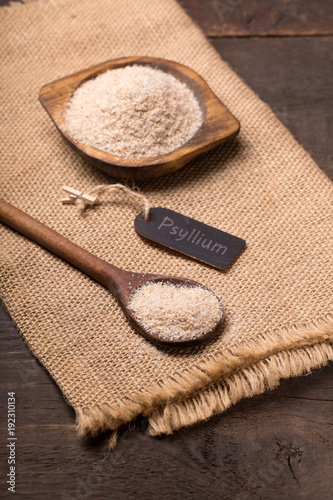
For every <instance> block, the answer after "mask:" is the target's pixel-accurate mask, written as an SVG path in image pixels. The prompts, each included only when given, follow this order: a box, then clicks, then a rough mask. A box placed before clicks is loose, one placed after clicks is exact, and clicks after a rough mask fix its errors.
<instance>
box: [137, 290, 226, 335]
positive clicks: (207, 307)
mask: <svg viewBox="0 0 333 500" xmlns="http://www.w3.org/2000/svg"><path fill="white" fill-rule="evenodd" d="M129 308H130V309H131V310H132V311H133V312H134V314H135V317H136V319H137V321H138V322H139V323H140V324H141V325H142V326H143V327H144V328H145V329H146V330H147V331H148V332H150V333H152V334H154V335H156V336H158V337H160V338H165V339H168V340H186V339H194V338H196V337H198V336H201V335H203V334H205V333H208V332H209V331H211V330H213V328H214V327H215V326H216V325H217V323H218V322H219V321H220V320H221V318H222V315H223V311H222V306H221V303H220V301H219V299H218V297H217V296H216V295H215V294H213V293H212V292H210V291H209V290H206V289H205V288H201V287H199V286H197V287H189V286H185V285H181V286H175V285H173V284H171V283H147V284H145V285H143V286H142V287H140V288H138V289H137V290H135V292H134V293H133V295H132V297H131V301H130V305H129Z"/></svg>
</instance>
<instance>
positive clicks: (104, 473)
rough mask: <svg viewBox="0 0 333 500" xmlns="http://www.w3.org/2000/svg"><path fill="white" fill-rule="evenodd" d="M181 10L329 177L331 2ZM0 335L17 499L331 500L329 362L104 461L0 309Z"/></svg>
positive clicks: (136, 431)
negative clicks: (13, 424)
mask: <svg viewBox="0 0 333 500" xmlns="http://www.w3.org/2000/svg"><path fill="white" fill-rule="evenodd" d="M134 1H135V0H134ZM4 3H6V2H4V1H1V4H4ZM180 3H181V4H182V5H183V7H184V8H186V10H187V12H188V13H189V15H190V16H191V17H192V18H193V19H194V20H195V21H196V22H197V23H198V24H199V25H200V26H201V27H202V29H203V30H204V32H205V33H206V35H207V36H208V37H209V38H210V40H211V42H212V44H213V45H214V47H215V48H216V50H217V51H218V52H219V53H220V54H221V56H222V58H223V59H225V60H226V61H228V62H229V63H230V65H231V67H232V68H234V70H235V71H236V72H237V73H238V74H239V75H240V76H241V77H242V78H243V79H244V80H245V81H246V82H247V83H248V84H249V85H250V87H252V88H253V89H254V90H255V92H257V93H258V94H259V96H260V97H261V98H262V99H263V100H264V101H266V102H267V103H268V104H269V105H270V106H271V107H272V108H273V110H274V111H275V113H276V114H277V115H278V117H279V118H280V119H281V121H282V122H283V123H284V124H285V125H286V126H287V127H288V128H289V129H290V130H291V132H292V133H293V134H294V136H295V137H296V139H297V140H298V141H299V142H300V143H301V144H302V145H303V147H304V148H305V149H306V150H307V151H309V152H310V154H311V155H312V157H313V158H314V159H315V160H316V161H317V162H318V164H319V166H320V167H321V168H322V169H323V170H324V171H325V172H326V174H327V175H328V176H330V177H331V179H333V167H332V158H333V150H332V143H331V140H332V132H333V110H332V103H333V85H332V83H333V78H332V77H333V74H332V68H333V38H332V34H333V6H332V4H331V2H330V1H329V0H327V1H325V0H317V1H316V2H313V1H311V0H302V1H297V0H290V1H288V0H246V1H245V0H217V1H215V0H206V1H203V0H181V1H180ZM0 329H1V341H2V344H1V345H2V349H1V355H0V356H1V364H0V370H1V375H0V377H1V378H0V380H1V419H0V429H1V436H2V437H1V440H0V456H1V462H0V464H1V472H5V474H6V473H7V468H8V466H7V463H6V460H7V449H6V430H7V424H6V422H7V419H6V407H7V393H8V391H15V393H16V398H17V410H16V411H17V437H18V441H17V470H18V475H17V492H16V498H28V499H39V498H43V499H44V498H51V499H62V500H66V499H68V500H73V499H89V498H91V499H98V500H99V499H106V498H110V499H115V500H122V499H126V500H127V499H142V500H146V499H147V500H148V499H151V500H153V499H160V498H162V499H173V500H175V499H181V500H185V499H190V498H191V499H192V498H193V499H200V500H201V499H202V500H207V499H214V500H216V499H230V500H231V499H232V500H245V499H252V498H253V499H289V498H293V499H298V498H302V499H303V498H304V499H311V500H313V499H319V500H322V499H332V498H333V382H332V375H333V364H331V365H330V366H328V367H326V368H324V369H322V370H319V371H317V372H315V373H313V374H312V375H310V376H307V377H300V378H297V379H293V380H287V381H284V382H282V384H281V386H280V388H279V389H277V390H275V391H273V392H269V393H267V394H264V395H262V396H259V397H255V398H252V399H248V400H243V401H242V402H241V403H239V404H238V405H237V406H235V407H233V408H231V409H230V410H229V411H227V412H226V413H225V414H224V415H221V416H218V417H214V418H212V419H210V420H209V421H208V422H206V423H203V424H200V425H197V426H194V427H192V428H189V429H183V430H181V431H180V432H177V433H176V434H174V435H173V436H170V437H162V438H150V437H148V436H147V435H146V434H145V432H144V431H145V428H146V421H145V420H144V419H143V420H142V419H141V420H138V421H137V423H136V424H135V425H134V426H133V427H132V428H131V431H126V432H125V434H124V435H123V436H122V437H121V439H120V442H119V444H118V446H117V449H116V451H115V452H113V453H111V455H110V456H109V457H108V459H107V460H105V461H103V442H97V443H96V442H94V443H93V442H81V441H80V440H79V439H78V438H77V437H76V435H75V431H74V412H73V410H72V409H71V408H70V407H69V406H67V405H66V403H65V402H64V400H63V398H62V396H61V394H60V391H59V389H58V388H57V386H56V385H55V384H54V383H53V382H52V380H51V378H50V377H49V375H48V374H47V373H46V371H45V370H44V369H43V367H42V366H41V365H40V364H39V363H38V361H37V360H36V359H35V358H34V357H33V356H32V355H31V354H30V352H29V351H28V348H27V347H26V346H25V344H24V342H23V340H22V339H21V338H20V336H19V334H18V332H17V330H16V328H15V326H14V325H13V323H12V322H11V320H10V319H9V317H8V316H7V314H6V312H5V311H4V309H3V308H1V309H0ZM4 483H5V480H4V477H3V476H2V477H1V484H0V496H1V497H3V495H4V492H5V491H6V486H5V484H4ZM8 495H9V493H8ZM5 496H7V495H5Z"/></svg>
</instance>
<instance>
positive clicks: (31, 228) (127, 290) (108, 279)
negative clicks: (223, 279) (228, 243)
mask: <svg viewBox="0 0 333 500" xmlns="http://www.w3.org/2000/svg"><path fill="white" fill-rule="evenodd" d="M0 220H1V221H2V222H4V223H5V224H7V225H8V226H10V227H12V228H13V229H15V230H16V231H19V232H20V233H22V234H24V235H25V236H26V237H27V238H30V239H31V240H33V241H34V242H36V243H38V244H39V245H41V246H42V247H44V248H47V249H48V250H50V251H51V252H53V253H54V254H56V255H58V257H61V258H62V259H64V260H66V261H67V262H69V263H70V264H73V265H74V266H76V267H77V268H78V269H80V270H81V271H83V272H84V273H86V274H87V275H88V276H90V277H91V278H93V279H94V280H96V281H98V282H99V283H100V284H101V285H103V286H105V287H106V288H107V289H108V290H110V291H111V292H112V293H113V294H114V295H115V296H116V297H117V299H118V301H119V303H120V305H121V307H122V309H123V311H124V313H125V316H126V318H127V319H128V321H129V322H130V323H131V325H132V326H133V327H134V328H135V329H136V330H137V331H138V332H139V333H141V335H143V336H144V337H146V339H148V340H150V341H151V342H153V343H154V344H157V345H160V346H166V347H172V348H183V347H193V346H195V345H199V344H202V343H204V342H207V341H208V340H211V339H212V338H213V337H215V336H216V335H218V334H219V332H220V327H221V324H222V322H223V315H222V317H221V319H220V320H219V321H218V322H217V323H216V325H215V326H214V328H213V329H212V330H210V331H209V332H207V333H205V334H202V335H198V336H196V337H195V338H192V339H185V340H184V339H180V340H170V339H167V338H161V337H159V336H157V335H154V334H153V333H151V332H149V331H147V330H146V329H145V328H144V327H143V326H142V325H141V324H140V323H139V322H138V321H137V320H136V318H135V316H134V314H133V313H132V311H131V310H130V309H129V303H130V298H131V295H132V294H133V292H134V291H135V290H136V289H137V288H138V287H140V286H142V285H143V284H145V283H151V282H159V283H160V282H165V283H170V284H174V285H185V286H188V287H198V286H200V287H201V288H203V289H205V290H209V289H207V288H206V287H205V286H203V285H201V284H200V283H197V282H196V281H192V280H188V279H185V278H176V277H173V276H163V275H161V274H148V273H132V272H131V271H125V270H123V269H120V268H118V267H116V266H113V265H112V264H109V263H108V262H105V261H104V260H102V259H100V258H98V257H96V256H95V255H92V254H91V253H89V252H87V250H84V249H83V248H81V247H79V246H78V245H76V244H75V243H72V242H71V241H70V240H68V239H67V238H65V237H64V236H61V235H60V234H58V233H56V232H55V231H53V230H52V229H50V228H48V227H47V226H45V225H44V224H42V223H40V222H38V221H37V220H36V219H33V218H32V217H30V216H29V215H27V214H25V213H24V212H22V211H21V210H18V209H17V208H15V207H14V206H12V205H10V204H9V203H7V202H5V201H3V200H0ZM209 291H210V290H209ZM210 292H211V291H210ZM211 293H212V294H213V292H211ZM213 295H215V294H213ZM219 302H220V301H219ZM221 310H222V305H221Z"/></svg>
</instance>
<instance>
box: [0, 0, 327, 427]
mask: <svg viewBox="0 0 333 500" xmlns="http://www.w3.org/2000/svg"><path fill="white" fill-rule="evenodd" d="M0 15H1V18H2V19H1V26H2V29H1V46H0V50H1V66H2V71H1V74H2V76H1V78H2V80H3V82H2V86H1V88H2V93H1V96H0V98H1V109H2V124H1V149H2V159H1V196H2V197H3V198H4V199H5V200H6V201H9V202H10V203H12V204H14V205H16V206H17V207H18V208H20V209H22V210H24V211H25V212H27V213H29V214H30V215H32V216H33V217H35V218H37V219H38V220H40V221H41V222H43V223H45V224H47V225H48V226H50V227H52V228H53V229H55V230H56V231H58V232H60V233H61V234H63V235H64V236H66V237H68V238H70V239H71V240H72V241H74V242H75V243H77V244H79V245H81V246H82V247H83V248H86V249H87V250H89V251H91V252H92V253H94V254H96V255H98V256H99V257H101V258H103V259H105V260H107V261H110V262H112V263H114V264H115V265H117V266H119V267H123V268H125V269H131V270H133V271H138V272H144V271H147V272H160V273H163V274H171V275H180V276H185V277H188V278H190V279H194V280H196V281H199V282H202V283H203V284H205V285H206V286H208V287H209V288H211V289H212V290H213V291H214V292H215V293H217V295H219V296H220V297H221V299H222V302H223V304H224V308H225V314H226V325H225V329H224V332H223V335H222V336H221V337H220V338H218V339H217V340H216V341H214V342H212V343H210V344H209V345H207V346H205V347H202V348H200V349H196V350H192V351H190V352H188V353H176V352H171V351H168V350H163V349H158V348H156V347H154V346H152V345H150V344H149V343H148V342H147V341H146V340H145V339H143V338H142V337H140V336H139V335H138V334H136V333H135V332H134V331H133V330H132V329H131V328H130V327H129V325H128V324H127V322H126V320H125V318H124V316H123V314H122V312H121V310H120V309H119V307H118V305H117V303H116V301H115V299H114V298H113V297H112V296H110V294H109V292H108V291H107V290H105V289H103V288H102V287H101V286H100V285H98V284H96V283H94V282H92V281H91V280H90V279H89V278H88V277H86V276H84V275H83V274H82V273H80V272H79V271H77V270H76V269H74V268H72V267H71V266H70V265H68V264H66V263H64V262H62V261H60V260H59V259H58V258H56V257H54V256H53V255H51V254H50V253H48V252H47V251H46V250H43V249H41V248H39V247H38V246H37V245H35V244H33V243H32V242H30V241H28V240H26V239H25V238H23V237H22V236H20V235H18V234H16V233H14V232H13V231H12V230H10V229H7V228H5V227H3V226H1V241H2V245H1V296H2V299H3V301H4V303H5V305H6V307H7V308H8V310H9V312H10V314H11V315H12V317H13V319H14V321H15V322H16V324H17V325H18V327H19V328H20V331H21V333H22V335H23V337H24V339H25V340H26V342H27V344H28V346H29V348H30V349H31V351H32V352H33V353H34V354H35V355H36V356H37V357H38V359H39V360H40V361H41V363H42V364H43V365H44V366H45V368H46V369H47V370H48V371H49V373H50V374H51V376H52V377H53V378H54V380H55V381H56V382H57V384H58V385H59V387H60V388H61V390H62V392H63V394H64V396H65V398H66V400H67V401H68V402H69V404H70V405H72V406H73V407H74V409H75V410H76V413H77V417H78V424H79V430H80V433H82V434H84V433H86V432H92V433H94V432H97V431H98V430H103V429H108V428H110V429H115V428H117V427H118V426H119V425H120V424H121V423H124V422H127V421H129V420H131V419H132V418H134V417H135V415H137V414H139V413H144V414H146V415H148V416H149V418H150V433H151V434H159V433H163V432H172V431H173V430H175V429H177V428H179V427H181V426H183V425H187V424H190V423H195V422H197V421H199V420H202V419H205V418H207V417H209V416H210V415H212V414H213V413H215V412H222V411H223V410H224V409H225V408H227V407H228V406H230V404H233V403H235V402H236V401H237V400H239V399H240V398H242V397H246V396H249V395H252V394H255V393H259V392H262V391H263V390H265V388H269V387H274V386H275V385H276V384H277V383H278V381H279V379H280V378H282V377H288V376H292V375H296V374H299V373H302V372H304V371H307V370H310V369H311V368H313V367H317V366H321V365H323V364H325V363H326V362H327V361H328V360H329V359H333V348H332V339H333V321H332V315H331V314H332V289H333V286H332V285H333V265H332V264H333V262H332V260H333V259H332V247H333V239H332V233H333V231H332V229H333V228H332V225H333V224H332V220H333V218H332V214H333V203H332V193H333V190H332V184H331V183H330V181H329V180H328V179H327V178H326V177H325V176H324V174H322V173H321V172H320V170H319V169H318V167H317V166H316V165H315V164H314V163H313V161H312V160H311V159H310V157H309V156H308V155H307V153H306V152H305V151H304V150H303V149H302V148H301V147H300V146H299V145H298V144H297V143H296V142H295V140H294V139H293V138H292V137H291V135H290V134H289V132H288V131H287V130H286V129H285V128H284V127H283V126H282V125H281V124H280V122H279V121H278V120H277V118H276V117H275V116H274V115H273V113H272V112H271V111H270V109H269V108H268V107H267V106H266V105H264V104H263V103H262V102H261V101H260V100H259V99H258V98H257V97H256V96H255V95H254V93H253V92H252V91H251V90H250V89H249V88H248V87H247V86H246V85H245V84H244V83H243V82H242V81H241V80H240V79H239V78H238V77H237V76H236V75H235V74H234V72H233V71H232V70H231V69H230V68H229V67H228V66H227V65H226V64H225V63H224V62H222V61H221V59H220V57H219V56H218V54H217V53H216V52H215V51H214V50H213V48H212V47H211V46H210V45H209V43H208V42H207V40H206V39H205V37H204V36H203V35H202V34H201V33H200V31H199V30H198V28H197V27H196V26H195V25H194V24H193V23H192V21H191V20H190V19H189V18H188V17H187V16H186V14H185V13H184V12H183V11H182V10H181V8H180V7H179V6H178V5H177V4H176V3H175V2H174V1H173V0H137V1H133V0H112V1H108V0H94V1H93V2H92V1H91V0H71V1H69V0H57V1H51V0H40V1H38V2H35V1H30V2H28V3H27V4H26V5H17V4H15V5H12V6H11V7H8V8H7V7H6V8H2V9H1V11H0ZM133 55H142V56H153V57H163V58H166V59H170V60H174V61H178V62H180V63H182V64H185V65H188V66H190V67H191V68H193V69H194V70H196V71H197V72H198V73H199V74H200V75H201V76H202V77H203V78H204V79H205V80H206V81H207V83H208V84H209V85H210V87H211V88H212V90H213V91H214V92H215V93H216V94H217V96H218V97H219V98H220V99H221V100H222V101H223V102H224V103H225V104H226V106H227V107H228V108H229V109H230V111H231V112H232V113H233V114H234V115H235V116H236V117H237V118H238V119H239V120H240V122H241V133H240V136H239V138H238V139H237V140H236V141H233V142H232V143H230V144H227V145H225V146H222V147H219V148H217V149H216V150H213V151H212V152H210V153H208V154H205V155H203V156H201V157H199V158H198V159H196V160H195V161H192V163H191V164H190V165H188V166H186V167H185V168H183V169H182V170H180V171H179V172H177V173H175V174H171V175H167V176H164V177H162V178H158V179H155V180H147V181H144V182H138V183H137V186H138V187H139V188H140V190H141V191H142V192H143V193H144V194H145V195H146V196H147V197H148V198H149V199H150V201H151V204H152V206H162V207H168V208H170V209H172V210H176V211H179V212H181V213H183V214H185V215H187V216H189V217H192V218H195V219H197V220H200V221H202V222H206V223H208V224H209V225H211V226H214V227H217V228H219V229H221V230H223V231H227V232H230V233H232V234H235V235H236V236H239V237H241V238H244V239H245V240H246V242H247V248H246V250H245V251H244V252H243V253H242V254H241V255H240V256H239V258H238V259H237V260H236V261H235V262H234V264H233V265H232V266H231V267H230V268H229V269H228V270H227V271H226V272H220V271H218V270H216V269H212V268H210V267H209V266H205V265H202V264H200V263H198V262H195V261H193V260H190V259H188V258H186V257H182V256H179V255H176V254H173V253H171V252H168V251H167V250H164V249H161V248H158V247H157V246H154V245H151V244H149V243H147V242H145V241H143V240H142V239H140V238H139V236H138V235H137V234H136V233H135V230H134V225H133V222H134V218H135V215H136V214H137V210H136V208H135V207H134V206H133V205H131V203H129V202H128V201H127V200H126V199H124V198H122V197H121V196H119V197H116V198H115V199H114V200H113V201H110V202H105V203H103V204H102V205H100V206H98V207H96V208H94V209H92V210H88V211H87V212H86V213H85V214H84V215H83V216H82V215H79V214H78V212H77V211H76V209H75V207H73V206H62V205H61V204H60V201H59V200H60V198H61V197H62V193H61V189H60V188H61V186H62V185H63V184H67V185H71V186H73V187H75V188H77V189H80V190H82V191H84V190H89V188H91V187H93V186H95V185H97V184H101V183H110V182H111V181H112V179H111V178H108V177H106V176H104V175H103V174H101V173H99V172H97V171H96V170H95V169H94V168H93V167H91V166H89V165H88V164H86V163H85V162H84V161H83V160H81V159H80V158H79V157H78V156H77V155H76V154H75V153H74V152H73V151H72V150H71V149H70V148H69V147H68V146H67V145H66V144H65V143H64V141H63V139H62V138H61V137H60V135H59V133H58V132H57V131H56V129H55V127H54V126H53V124H52V122H51V120H50V119H49V118H48V116H47V115H46V113H45V111H44V110H43V109H42V107H41V105H40V104H39V103H38V99H37V98H38V92H39V89H40V87H41V86H42V85H43V84H45V83H48V82H50V81H52V80H55V79H57V78H60V77H62V76H65V75H67V74H69V73H73V72H75V71H78V70H80V69H82V68H85V67H88V66H90V65H93V64H97V63H99V62H103V61H106V60H108V59H113V58H118V57H126V56H133Z"/></svg>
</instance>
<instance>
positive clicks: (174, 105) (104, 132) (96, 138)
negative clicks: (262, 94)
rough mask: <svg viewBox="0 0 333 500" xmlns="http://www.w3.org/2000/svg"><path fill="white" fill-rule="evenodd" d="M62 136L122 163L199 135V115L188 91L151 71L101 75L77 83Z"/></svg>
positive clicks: (135, 67)
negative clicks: (126, 159) (113, 156)
mask: <svg viewBox="0 0 333 500" xmlns="http://www.w3.org/2000/svg"><path fill="white" fill-rule="evenodd" d="M64 117H65V124H64V127H63V129H64V131H65V132H68V133H69V134H70V135H71V137H72V138H73V139H74V140H75V141H80V142H83V143H85V144H88V145H90V146H93V147H94V148H96V149H99V150H101V151H104V152H106V153H109V154H112V155H115V156H120V157H123V158H143V157H149V156H150V157H155V156H159V155H165V154H168V153H171V152H172V151H174V150H175V149H177V148H178V147H180V146H182V145H183V144H185V143H186V142H187V141H189V139H191V137H193V135H194V134H195V133H196V132H197V131H198V129H199V128H200V126H201V124H202V122H203V113H202V111H201V108H200V105H199V102H198V100H197V98H196V97H195V95H194V93H193V92H192V90H191V89H190V88H189V87H188V86H187V85H186V84H185V83H182V82H180V81H179V80H178V79H177V78H175V77H174V76H173V75H171V74H169V73H166V72H164V71H162V70H159V69H154V68H152V67H150V66H140V65H132V66H125V67H122V68H116V69H111V70H108V71H106V72H105V73H102V74H100V75H98V76H97V77H95V78H93V79H90V80H88V81H86V82H84V83H82V84H81V85H80V86H79V87H78V88H77V89H76V90H75V92H74V93H73V95H72V97H71V99H69V101H68V106H67V110H66V111H65V112H64Z"/></svg>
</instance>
